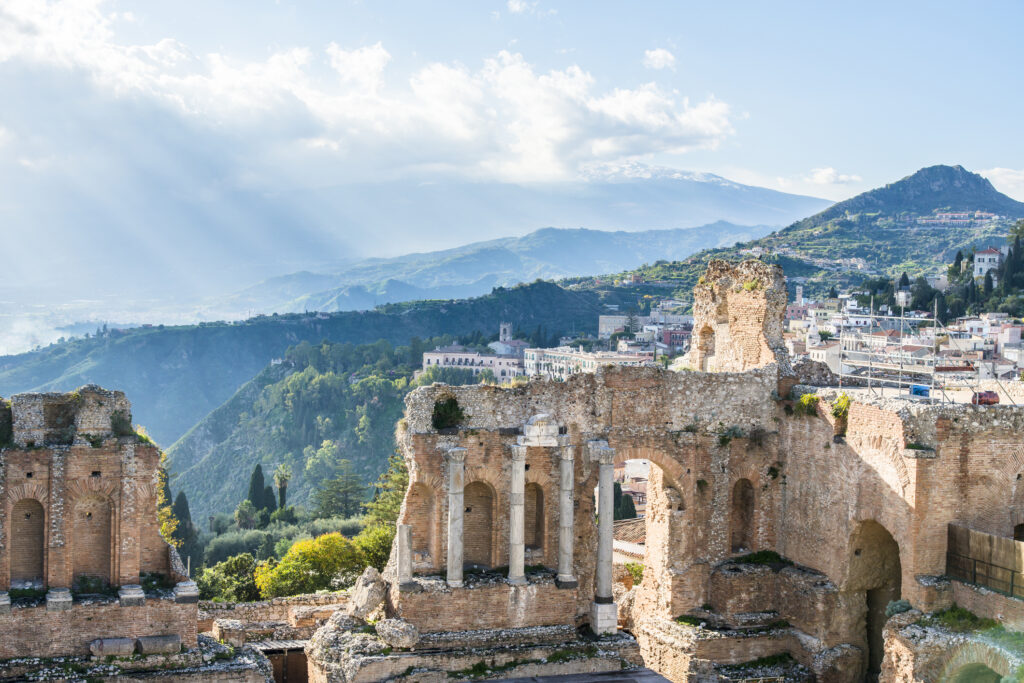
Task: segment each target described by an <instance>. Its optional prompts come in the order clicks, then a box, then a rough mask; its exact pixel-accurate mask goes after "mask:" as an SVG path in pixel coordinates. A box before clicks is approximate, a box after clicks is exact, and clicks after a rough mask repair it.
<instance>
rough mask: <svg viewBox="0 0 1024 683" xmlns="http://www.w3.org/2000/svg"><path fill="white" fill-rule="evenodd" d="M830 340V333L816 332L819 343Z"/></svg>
mask: <svg viewBox="0 0 1024 683" xmlns="http://www.w3.org/2000/svg"><path fill="white" fill-rule="evenodd" d="M831 338H832V333H831V332H829V331H828V330H818V339H820V340H821V341H823V342H827V341H828V340H829V339H831Z"/></svg>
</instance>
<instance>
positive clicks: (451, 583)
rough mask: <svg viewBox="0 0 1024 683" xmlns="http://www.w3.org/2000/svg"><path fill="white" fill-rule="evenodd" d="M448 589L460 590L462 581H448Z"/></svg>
mask: <svg viewBox="0 0 1024 683" xmlns="http://www.w3.org/2000/svg"><path fill="white" fill-rule="evenodd" d="M448 587H449V588H462V581H461V580H459V581H448Z"/></svg>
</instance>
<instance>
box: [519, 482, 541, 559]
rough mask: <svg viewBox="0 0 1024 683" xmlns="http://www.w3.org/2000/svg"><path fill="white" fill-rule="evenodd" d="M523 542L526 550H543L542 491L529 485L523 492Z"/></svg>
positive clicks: (534, 485) (533, 485) (537, 486)
mask: <svg viewBox="0 0 1024 683" xmlns="http://www.w3.org/2000/svg"><path fill="white" fill-rule="evenodd" d="M523 493H524V497H525V506H524V507H525V509H524V516H525V527H524V541H525V545H526V549H527V550H543V549H544V489H542V488H541V487H540V485H539V484H534V483H530V484H527V485H526V489H525V490H524V492H523Z"/></svg>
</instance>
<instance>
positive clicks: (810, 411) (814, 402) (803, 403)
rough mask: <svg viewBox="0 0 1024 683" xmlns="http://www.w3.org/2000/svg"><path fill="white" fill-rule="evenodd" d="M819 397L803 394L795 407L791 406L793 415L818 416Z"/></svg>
mask: <svg viewBox="0 0 1024 683" xmlns="http://www.w3.org/2000/svg"><path fill="white" fill-rule="evenodd" d="M819 400H820V397H819V396H818V395H817V394H804V395H803V396H801V397H800V398H799V399H798V400H797V402H796V405H794V406H793V413H794V414H795V415H808V416H812V417H813V416H815V415H817V414H818V401H819Z"/></svg>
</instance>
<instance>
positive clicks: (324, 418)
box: [167, 337, 474, 519]
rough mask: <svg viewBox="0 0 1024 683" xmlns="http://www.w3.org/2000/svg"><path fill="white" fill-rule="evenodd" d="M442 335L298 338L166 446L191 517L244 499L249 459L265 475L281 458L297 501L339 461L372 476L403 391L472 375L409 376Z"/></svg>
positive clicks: (391, 444) (390, 436)
mask: <svg viewBox="0 0 1024 683" xmlns="http://www.w3.org/2000/svg"><path fill="white" fill-rule="evenodd" d="M451 341H452V339H451V337H439V338H435V339H429V340H427V341H425V342H420V341H418V340H417V341H415V342H414V343H413V344H411V345H409V346H400V347H397V348H396V347H393V346H392V345H391V344H389V343H388V342H385V341H380V342H376V343H373V344H363V345H360V346H354V345H352V344H337V343H330V342H324V343H322V344H317V345H315V346H314V345H310V344H308V343H306V342H302V343H301V344H299V345H298V346H296V347H293V348H291V349H289V350H288V351H287V352H286V353H285V356H284V358H283V361H282V362H281V363H278V364H275V365H270V366H268V367H266V368H265V369H264V370H263V371H261V372H260V373H259V374H258V375H257V376H256V377H255V378H253V379H252V380H251V381H249V382H247V383H246V384H245V385H244V386H243V387H242V388H241V389H239V390H238V392H236V393H235V395H234V396H232V397H231V399H229V400H228V401H227V402H225V403H224V404H223V405H222V406H220V407H219V408H217V409H216V410H214V411H213V412H212V413H210V414H209V415H207V416H206V417H205V418H203V420H202V421H200V422H199V424H197V425H196V426H195V427H194V428H193V429H191V430H189V432H188V433H187V434H186V435H185V436H183V437H182V438H181V439H180V440H178V442H177V443H175V444H174V445H173V446H171V448H169V449H168V450H167V455H168V464H169V468H170V472H171V478H172V484H171V485H172V487H173V488H174V489H175V490H181V491H185V493H186V495H187V496H188V499H189V501H190V504H191V508H192V514H193V516H195V517H196V518H197V519H206V518H207V517H208V516H209V515H212V514H214V513H217V512H230V511H231V510H232V509H234V507H235V505H237V504H238V502H239V501H240V500H242V499H243V498H244V497H245V493H246V487H247V485H248V481H249V475H250V473H251V472H252V469H253V467H255V465H256V464H257V463H261V464H262V465H263V468H264V470H266V471H269V472H272V471H274V469H275V468H276V467H277V465H279V464H282V463H285V464H287V465H289V466H290V467H291V469H292V471H293V472H294V478H293V479H292V480H291V482H290V483H289V486H288V500H289V502H290V503H293V504H299V505H306V504H307V503H308V502H309V497H310V494H311V493H312V492H313V491H314V490H315V489H316V488H317V487H318V486H319V485H320V484H321V482H322V481H323V480H325V479H330V478H332V477H334V476H337V474H338V470H339V467H340V461H341V460H343V459H344V460H348V461H349V462H351V463H352V466H353V469H354V471H355V473H356V474H358V475H360V476H361V477H362V479H363V481H364V482H366V483H367V484H369V483H371V482H373V481H374V480H376V478H377V476H378V475H379V474H380V473H381V472H382V471H383V470H384V469H385V467H386V466H387V459H388V456H389V455H390V454H391V453H392V452H394V449H395V441H394V431H395V423H396V422H398V420H399V418H400V417H401V416H402V411H403V410H404V403H403V401H404V399H405V395H406V394H407V393H408V392H409V391H410V390H411V389H413V388H414V387H415V386H418V385H419V384H423V383H430V382H434V381H450V382H458V383H465V382H472V381H474V380H473V378H472V376H471V373H469V372H466V371H459V370H450V369H449V370H447V371H442V372H433V373H429V374H427V373H425V374H424V376H423V377H421V378H420V380H419V381H418V382H413V381H412V374H413V371H414V370H416V369H417V368H419V366H420V364H421V362H422V354H423V350H424V349H429V348H433V347H434V346H435V345H437V344H443V343H451Z"/></svg>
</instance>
